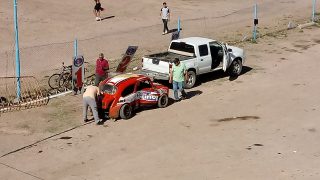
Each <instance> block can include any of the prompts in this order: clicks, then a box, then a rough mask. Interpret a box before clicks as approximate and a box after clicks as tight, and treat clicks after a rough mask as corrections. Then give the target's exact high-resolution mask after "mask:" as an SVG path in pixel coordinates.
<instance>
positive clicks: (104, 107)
mask: <svg viewBox="0 0 320 180" xmlns="http://www.w3.org/2000/svg"><path fill="white" fill-rule="evenodd" d="M99 86H100V89H101V91H102V92H103V94H102V97H101V99H100V101H101V102H100V103H99V104H101V109H100V110H101V111H103V112H104V113H106V114H108V116H109V118H114V119H117V118H119V117H120V118H122V119H129V118H130V117H131V116H132V114H133V111H134V110H136V109H138V108H140V107H145V106H156V105H157V106H158V107H160V108H164V107H166V106H167V105H168V101H169V98H168V94H169V88H168V87H166V86H163V85H161V84H157V83H154V82H152V81H151V80H150V78H149V77H147V76H144V75H140V74H131V73H127V74H120V75H117V76H114V77H112V78H108V79H106V80H104V81H102V82H101V83H100V85H99Z"/></svg>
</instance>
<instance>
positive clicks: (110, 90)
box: [101, 84, 117, 95]
mask: <svg viewBox="0 0 320 180" xmlns="http://www.w3.org/2000/svg"><path fill="white" fill-rule="evenodd" d="M101 90H102V92H103V93H106V94H111V95H112V94H115V93H116V91H117V87H116V86H114V85H111V84H104V85H103V86H102V88H101Z"/></svg>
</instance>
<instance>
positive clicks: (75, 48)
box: [71, 39, 78, 94]
mask: <svg viewBox="0 0 320 180" xmlns="http://www.w3.org/2000/svg"><path fill="white" fill-rule="evenodd" d="M73 50H74V54H73V55H74V58H73V59H72V68H71V69H72V70H73V66H74V60H75V58H77V56H78V40H77V39H75V40H74V43H73ZM73 73H74V72H73V71H72V75H71V76H72V78H71V84H72V85H71V86H72V91H73V92H74V93H75V94H76V92H75V86H74V79H73Z"/></svg>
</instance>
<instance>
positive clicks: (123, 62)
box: [116, 46, 138, 73]
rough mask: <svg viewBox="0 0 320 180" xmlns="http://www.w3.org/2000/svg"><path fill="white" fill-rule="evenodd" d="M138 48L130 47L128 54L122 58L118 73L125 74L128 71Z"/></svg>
mask: <svg viewBox="0 0 320 180" xmlns="http://www.w3.org/2000/svg"><path fill="white" fill-rule="evenodd" d="M137 49H138V46H129V47H128V49H127V51H126V53H125V54H124V56H123V57H122V59H121V61H120V63H119V65H118V67H117V70H116V72H117V73H124V72H125V71H126V70H127V67H128V65H129V63H130V62H131V60H132V58H133V56H134V54H135V53H136V52H137Z"/></svg>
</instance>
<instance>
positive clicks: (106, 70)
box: [102, 60, 109, 73]
mask: <svg viewBox="0 0 320 180" xmlns="http://www.w3.org/2000/svg"><path fill="white" fill-rule="evenodd" d="M106 62H107V63H106V64H105V66H104V67H103V68H102V69H103V71H104V72H105V73H107V72H109V63H108V61H107V60H106Z"/></svg>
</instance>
